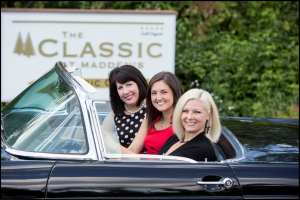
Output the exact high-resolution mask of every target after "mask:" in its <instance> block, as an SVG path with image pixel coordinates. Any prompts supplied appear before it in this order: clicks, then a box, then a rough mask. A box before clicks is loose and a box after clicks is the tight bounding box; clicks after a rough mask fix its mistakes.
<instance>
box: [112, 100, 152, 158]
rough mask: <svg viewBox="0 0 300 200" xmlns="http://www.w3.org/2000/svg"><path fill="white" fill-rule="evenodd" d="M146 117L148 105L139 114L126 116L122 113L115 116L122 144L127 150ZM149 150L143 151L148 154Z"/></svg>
mask: <svg viewBox="0 0 300 200" xmlns="http://www.w3.org/2000/svg"><path fill="white" fill-rule="evenodd" d="M145 116H146V105H145V106H144V107H143V108H142V109H141V110H140V111H139V112H137V113H134V114H131V115H125V113H124V112H123V113H120V114H118V115H115V118H114V119H115V124H116V128H117V133H118V136H119V140H120V144H121V145H122V146H124V147H126V148H128V147H129V145H130V144H131V142H132V141H133V139H134V137H135V136H136V134H137V132H138V131H139V129H140V127H141V124H142V122H143V119H144V117H145ZM146 151H147V149H146V148H145V147H144V149H143V150H142V151H141V152H142V153H146Z"/></svg>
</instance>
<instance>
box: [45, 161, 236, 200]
mask: <svg viewBox="0 0 300 200" xmlns="http://www.w3.org/2000/svg"><path fill="white" fill-rule="evenodd" d="M224 178H228V179H230V180H232V186H231V187H228V188H226V187H224V185H222V184H217V183H215V184H210V183H213V182H217V181H219V180H220V179H224ZM201 182H202V183H201ZM201 184H203V185H201ZM103 197H110V198H124V197H130V198H133V197H136V198H146V197H147V198H171V199H173V198H178V199H188V198H200V199H201V198H203V199H206V198H231V199H242V194H241V191H240V187H239V183H238V181H237V179H236V177H235V175H234V174H233V172H232V170H231V169H230V167H229V166H228V165H227V164H226V163H218V162H201V163H200V162H199V163H188V162H184V161H175V160H169V161H166V160H155V158H154V159H150V158H148V160H147V159H146V160H135V161H133V160H105V161H99V162H94V161H93V162H88V161H86V162H81V161H76V162H75V161H74V162H71V161H68V162H65V161H58V162H57V163H56V164H55V166H54V168H53V170H52V173H51V175H50V178H49V182H48V187H47V196H46V198H103Z"/></svg>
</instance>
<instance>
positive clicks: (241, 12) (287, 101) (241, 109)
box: [1, 1, 299, 119]
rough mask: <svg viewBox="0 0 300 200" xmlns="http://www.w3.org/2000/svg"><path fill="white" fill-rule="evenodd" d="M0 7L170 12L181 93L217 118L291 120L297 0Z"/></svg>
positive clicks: (295, 104)
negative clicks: (204, 96) (204, 102)
mask: <svg viewBox="0 0 300 200" xmlns="http://www.w3.org/2000/svg"><path fill="white" fill-rule="evenodd" d="M1 7H2V8H6V7H14V8H41V9H42V8H70V9H136V10H175V11H177V12H178V16H177V24H176V56H175V59H176V60H175V63H176V65H175V71H176V75H177V77H178V78H179V80H180V81H181V84H182V86H183V88H184V90H185V91H187V90H188V89H190V88H195V87H197V88H202V89H205V90H207V91H208V92H210V93H212V94H213V97H214V98H215V102H216V103H217V106H218V107H219V112H220V115H222V116H236V117H237V116H243V117H250V116H251V117H267V118H297V119H299V2H298V1H1ZM4 105H5V104H3V103H1V109H2V108H3V106H4Z"/></svg>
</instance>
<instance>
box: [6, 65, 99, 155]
mask: <svg viewBox="0 0 300 200" xmlns="http://www.w3.org/2000/svg"><path fill="white" fill-rule="evenodd" d="M52 69H53V68H52ZM52 69H51V70H52ZM54 69H55V71H56V73H57V74H58V76H59V77H60V78H61V79H62V80H63V81H64V82H65V83H66V84H67V85H68V86H69V87H70V89H71V90H72V91H73V92H74V94H75V95H76V97H77V100H78V103H79V107H80V109H81V117H82V124H83V128H84V131H85V134H86V142H87V147H88V148H87V152H86V153H85V154H63V153H50V152H49V153H45V152H32V151H22V150H17V149H14V148H12V147H11V146H10V145H9V144H8V143H7V142H6V140H5V138H4V135H3V132H2V131H5V130H4V129H2V127H1V147H2V148H3V149H4V150H5V151H6V152H8V153H9V154H11V155H13V156H21V157H29V158H34V159H51V160H97V161H99V160H101V155H100V152H98V151H97V148H96V145H95V139H94V135H95V128H92V126H94V123H93V121H92V119H91V117H90V116H91V115H92V113H91V111H90V108H89V107H90V106H89V105H88V104H86V102H87V101H90V97H89V95H88V93H87V92H86V90H85V89H84V88H83V87H82V86H81V85H80V84H79V83H78V82H77V81H76V80H75V79H74V78H73V77H72V75H71V74H70V73H69V72H68V71H67V70H66V69H65V66H64V64H63V63H62V62H57V63H56V64H55V66H54Z"/></svg>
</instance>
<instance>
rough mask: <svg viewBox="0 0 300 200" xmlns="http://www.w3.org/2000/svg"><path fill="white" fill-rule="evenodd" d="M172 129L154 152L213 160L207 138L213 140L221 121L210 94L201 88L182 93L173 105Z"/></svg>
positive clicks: (216, 137) (219, 131)
mask: <svg viewBox="0 0 300 200" xmlns="http://www.w3.org/2000/svg"><path fill="white" fill-rule="evenodd" d="M173 131H174V132H175V133H176V134H175V135H173V136H171V137H170V138H169V139H168V140H167V141H166V143H165V144H164V145H163V146H162V148H161V149H160V150H159V152H158V155H162V154H164V155H172V156H182V157H187V158H191V159H194V160H197V161H205V160H207V161H215V160H216V156H215V151H214V149H213V147H212V145H211V142H217V141H218V139H219V137H220V134H221V125H220V120H219V114H218V109H217V106H216V104H215V102H214V100H213V98H212V97H211V95H210V94H209V93H208V92H207V91H205V90H202V89H191V90H189V91H187V92H186V93H184V94H183V95H182V96H181V97H180V99H179V100H178V103H177V105H176V107H175V110H174V114H173Z"/></svg>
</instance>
